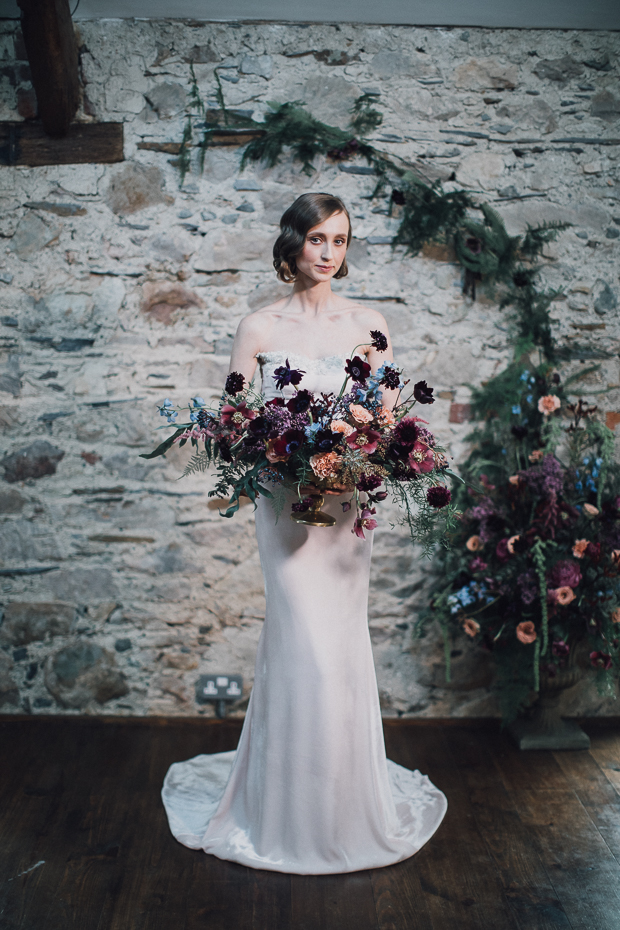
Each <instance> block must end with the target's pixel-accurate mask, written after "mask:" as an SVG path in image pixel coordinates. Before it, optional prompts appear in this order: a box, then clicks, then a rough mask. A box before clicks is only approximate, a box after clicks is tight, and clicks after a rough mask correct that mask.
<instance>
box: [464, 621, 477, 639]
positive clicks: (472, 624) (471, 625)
mask: <svg viewBox="0 0 620 930" xmlns="http://www.w3.org/2000/svg"><path fill="white" fill-rule="evenodd" d="M463 629H464V630H465V632H466V633H467V635H468V636H472V637H473V636H475V635H476V633H479V632H480V624H479V623H478V621H477V620H472V619H471V617H468V618H467V620H463Z"/></svg>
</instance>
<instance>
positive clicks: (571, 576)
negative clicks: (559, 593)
mask: <svg viewBox="0 0 620 930" xmlns="http://www.w3.org/2000/svg"><path fill="white" fill-rule="evenodd" d="M549 581H550V584H551V586H552V587H553V588H564V587H569V588H576V587H577V585H578V584H579V582H580V581H581V572H580V570H579V566H578V565H577V563H576V562H571V560H570V559H562V560H561V561H560V562H556V563H555V565H554V566H553V568H552V569H551V571H550V573H549Z"/></svg>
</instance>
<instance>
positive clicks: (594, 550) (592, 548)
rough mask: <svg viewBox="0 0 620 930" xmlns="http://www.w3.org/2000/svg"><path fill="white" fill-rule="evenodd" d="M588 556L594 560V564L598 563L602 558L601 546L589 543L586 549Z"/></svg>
mask: <svg viewBox="0 0 620 930" xmlns="http://www.w3.org/2000/svg"><path fill="white" fill-rule="evenodd" d="M586 555H587V556H588V558H590V559H592V561H593V562H598V561H599V559H600V557H601V544H600V543H593V542H589V543H588V546H587V548H586Z"/></svg>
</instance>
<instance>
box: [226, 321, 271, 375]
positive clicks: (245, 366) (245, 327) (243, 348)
mask: <svg viewBox="0 0 620 930" xmlns="http://www.w3.org/2000/svg"><path fill="white" fill-rule="evenodd" d="M257 316H258V314H255V313H251V314H250V315H249V316H246V317H244V318H243V319H242V320H241V322H240V323H239V326H238V327H237V332H236V334H235V340H234V342H233V347H232V352H231V355H230V365H229V367H228V371H229V372H231V371H238V372H239V373H240V374H242V375H243V377H244V378H245V380H246V383H247V384H249V383H250V381H251V380H252V378H253V377H254V373H255V371H256V365H257V364H258V363H257V359H256V353H257V352H259V351H260V348H261V345H260V336H261V331H262V330H263V327H261V326H260V320H259V319H257Z"/></svg>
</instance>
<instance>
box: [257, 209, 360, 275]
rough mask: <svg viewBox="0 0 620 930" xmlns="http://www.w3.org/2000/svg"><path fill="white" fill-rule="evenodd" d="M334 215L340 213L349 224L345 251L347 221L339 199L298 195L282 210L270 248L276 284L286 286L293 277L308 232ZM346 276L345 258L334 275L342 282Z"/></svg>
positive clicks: (348, 235)
mask: <svg viewBox="0 0 620 930" xmlns="http://www.w3.org/2000/svg"><path fill="white" fill-rule="evenodd" d="M334 213H344V215H345V216H346V218H347V219H348V221H349V232H348V234H347V248H349V244H350V242H351V217H350V216H349V211H348V210H347V208H346V207H345V205H344V203H343V202H342V200H341V199H340V197H334V195H333V194H302V195H301V197H298V198H297V200H296V201H295V202H294V203H292V204H291V206H290V207H289V208H288V210H285V211H284V213H283V214H282V219H281V220H280V235H279V236H278V238H277V239H276V241H275V244H274V247H273V267H274V268H275V269H276V274H277V275H278V277H279V279H280V281H285V282H286V283H287V284H288V283H290V282H291V281H294V280H295V278H296V277H297V263H296V261H295V259H296V258H297V256H298V255H299V253H300V252H301V251H302V249H303V247H304V243H305V241H306V235H307V233H308V230H310V229H312V228H313V227H314V226H318V225H319V223H322V222H323V220H327V219H329V217H330V216H333V215H334ZM348 273H349V269H348V267H347V260H346V257H345V259H344V261H343V262H342V265H341V266H340V268H339V269H338V271H337V272H336V274H335V275H334V277H335V278H345V277H346V276H347V275H348Z"/></svg>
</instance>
